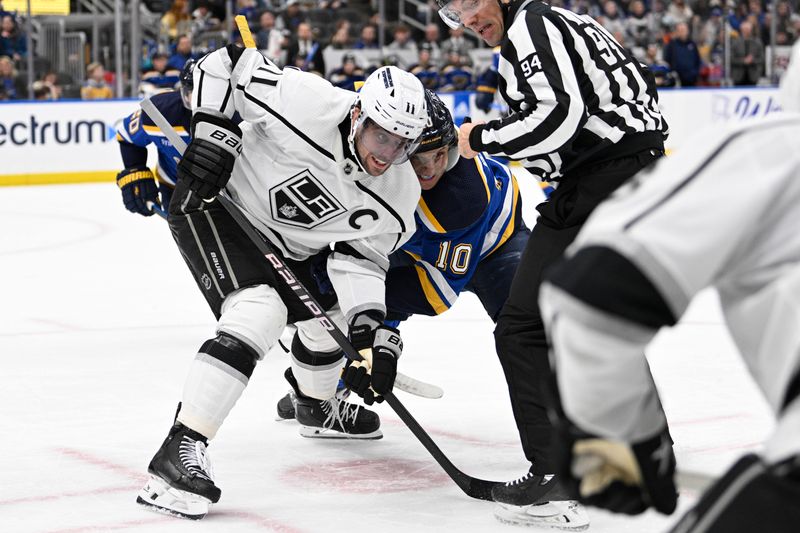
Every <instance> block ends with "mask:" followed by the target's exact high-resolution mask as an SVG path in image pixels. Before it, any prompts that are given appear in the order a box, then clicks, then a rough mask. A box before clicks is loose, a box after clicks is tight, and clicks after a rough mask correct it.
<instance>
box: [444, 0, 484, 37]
mask: <svg viewBox="0 0 800 533" xmlns="http://www.w3.org/2000/svg"><path fill="white" fill-rule="evenodd" d="M436 2H437V4H439V16H440V17H441V19H442V20H443V21H444V23H445V24H447V25H448V26H449V27H451V28H453V29H454V30H455V29H457V28H460V27H461V26H462V25H463V24H464V21H465V20H467V19H468V18H470V17H471V16H472V15H474V14H475V13H477V12H478V10H479V9H480V8H481V4H483V0H436Z"/></svg>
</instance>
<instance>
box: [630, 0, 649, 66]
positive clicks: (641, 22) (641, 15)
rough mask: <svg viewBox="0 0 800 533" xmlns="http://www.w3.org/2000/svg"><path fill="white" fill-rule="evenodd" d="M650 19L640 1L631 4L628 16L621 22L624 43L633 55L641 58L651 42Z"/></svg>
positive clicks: (636, 0)
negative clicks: (623, 28) (623, 31)
mask: <svg viewBox="0 0 800 533" xmlns="http://www.w3.org/2000/svg"><path fill="white" fill-rule="evenodd" d="M651 19H652V17H651V16H650V14H649V13H647V11H646V9H645V7H644V2H642V0H634V1H633V2H631V6H630V14H629V15H628V18H626V19H625V20H624V21H623V26H624V27H625V41H626V42H627V43H628V46H629V47H630V48H631V50H632V51H633V52H634V55H635V56H637V57H638V58H641V57H643V56H644V54H645V50H647V45H648V44H650V43H651V42H653V41H654V40H655V39H654V37H653V31H652V24H653V22H652V20H651Z"/></svg>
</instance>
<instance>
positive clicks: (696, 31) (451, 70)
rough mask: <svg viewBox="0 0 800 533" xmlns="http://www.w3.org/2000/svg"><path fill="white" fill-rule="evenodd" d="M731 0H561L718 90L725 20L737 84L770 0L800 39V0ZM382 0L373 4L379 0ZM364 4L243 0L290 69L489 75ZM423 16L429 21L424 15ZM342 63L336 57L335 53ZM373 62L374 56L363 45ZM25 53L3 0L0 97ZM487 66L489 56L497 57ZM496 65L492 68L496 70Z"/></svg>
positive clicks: (434, 33)
mask: <svg viewBox="0 0 800 533" xmlns="http://www.w3.org/2000/svg"><path fill="white" fill-rule="evenodd" d="M722 1H723V0H551V1H550V2H549V3H550V4H551V5H553V6H558V7H564V8H568V9H571V10H572V11H575V12H577V13H579V14H586V15H588V16H591V17H593V18H595V19H596V20H598V21H599V22H600V23H601V24H602V25H603V26H604V27H605V28H606V29H607V30H608V31H609V32H610V33H611V34H612V35H613V36H614V37H615V38H616V40H617V41H619V42H620V43H621V44H622V45H624V46H625V47H627V48H628V49H630V50H631V51H632V52H633V53H634V55H635V56H636V57H637V58H638V59H639V60H640V61H642V62H643V63H645V64H647V65H649V66H650V67H651V70H652V71H653V73H654V74H655V76H656V79H657V83H658V85H660V86H662V87H673V86H677V87H692V86H718V85H721V84H722V83H723V81H724V78H725V73H724V20H725V19H727V21H728V22H729V24H730V27H731V30H732V31H731V35H730V72H729V77H730V79H731V80H732V82H733V83H734V84H735V85H755V84H759V83H769V81H770V80H767V79H765V75H766V73H767V70H766V61H767V58H766V48H767V47H768V46H769V44H770V41H771V33H770V30H771V26H772V22H773V21H772V20H771V14H770V7H771V6H770V4H769V2H770V1H776V2H778V3H777V4H776V15H777V16H776V21H775V28H776V32H775V42H776V44H778V45H787V46H788V45H791V44H792V43H793V42H794V41H795V40H796V39H797V38H798V36H800V15H798V3H799V2H800V0H735V2H730V5H731V6H733V7H732V9H729V10H728V11H727V13H728V15H727V16H726V15H725V12H724V11H723V3H722ZM373 4H374V2H373ZM370 8H371V5H370V2H369V1H366V0H362V1H358V0H351V1H350V2H348V1H347V0H237V3H236V13H235V14H241V15H244V16H245V17H247V19H248V21H249V23H250V27H251V29H252V32H253V35H254V38H255V40H256V43H257V46H258V48H259V50H260V51H261V52H262V53H263V54H264V55H265V56H266V57H268V58H269V59H270V60H272V61H273V62H275V63H277V64H279V65H281V66H286V65H289V66H294V67H297V68H300V69H303V70H307V71H311V72H315V73H317V74H319V75H320V76H324V77H327V78H328V79H329V80H330V81H331V82H333V83H334V84H335V85H337V86H340V87H345V88H352V87H353V84H354V82H356V81H359V80H363V79H364V78H365V77H366V76H367V75H369V73H370V72H371V71H372V70H374V69H375V68H377V67H379V66H381V65H385V64H395V65H397V66H400V67H402V68H406V69H408V70H409V71H411V72H413V73H414V74H415V75H417V76H418V77H419V78H420V79H421V80H422V81H423V83H424V85H425V86H426V87H428V88H430V89H432V90H436V91H439V92H447V91H463V90H468V91H469V90H476V89H478V88H479V87H481V86H482V85H484V84H485V83H487V80H489V81H491V72H490V70H491V67H490V65H489V64H486V63H482V64H475V63H474V62H473V60H472V56H471V53H470V52H471V51H472V50H473V49H475V48H476V47H478V46H480V44H479V40H478V39H473V36H469V35H465V33H464V31H463V30H462V29H459V30H452V29H449V28H447V26H445V25H444V24H443V23H441V21H440V20H439V19H438V17H436V16H435V11H436V5H435V2H434V1H433V0H429V6H428V10H429V11H428V12H429V13H432V14H433V18H432V19H431V20H429V22H428V23H427V24H424V30H419V29H417V28H414V27H410V26H407V25H405V24H403V23H395V24H389V25H388V26H387V32H386V35H384V40H383V42H384V45H385V46H384V48H383V49H382V50H381V49H380V44H379V42H380V39H379V35H378V32H379V27H380V26H379V24H378V14H377V13H376V12H375V11H374V9H373V10H371V11H370ZM224 18H225V5H224V2H223V1H221V0H172V3H171V5H170V6H169V7H168V9H167V10H166V11H165V12H164V13H163V14H162V15H161V18H160V39H159V40H158V41H153V42H149V43H147V44H148V46H147V50H148V51H147V53H146V54H145V55H144V56H143V57H142V58H141V64H142V67H143V68H142V73H141V80H142V83H141V85H140V91H139V93H140V95H146V94H151V93H153V92H157V91H160V90H163V89H169V88H172V87H174V85H175V83H177V80H178V77H179V73H180V69H181V68H182V67H183V65H184V64H185V63H186V61H187V60H188V59H190V58H198V57H200V56H201V55H203V54H204V53H206V52H208V51H210V50H213V49H215V48H217V47H219V46H222V45H224V44H225V43H226V42H227V39H228V38H229V35H228V34H227V33H226V31H225V26H224V24H223V23H222V21H223V20H224ZM420 20H422V21H423V22H424V19H423V17H420ZM326 49H331V50H337V51H342V52H341V53H339V54H334V55H332V57H335V59H336V62H335V64H330V65H328V64H326V55H329V54H326V53H325V50H326ZM371 51H375V53H372V54H368V55H369V58H371V59H372V61H365V60H364V54H363V52H371ZM26 54H27V47H26V38H25V35H24V32H22V31H21V30H20V26H19V19H18V18H17V17H16V16H15V14H13V13H8V12H5V11H3V9H2V3H1V2H0V100H5V99H24V98H27V87H26V86H25V85H24V83H23V84H22V85H20V80H19V77H20V76H19V73H18V71H19V70H20V69H21V68H24V60H25V56H26ZM487 63H488V62H487ZM487 68H488V69H489V70H488V71H487V70H486V69H487ZM112 76H113V73H111V72H108V71H106V70H105V69H104V68H103V65H99V64H96V63H92V64H91V65H88V67H87V71H86V82H85V84H84V87H83V88H82V90H81V97H82V98H111V97H113V96H114V94H113V90H112V86H113V83H112V82H113V78H112ZM58 81H59V76H58V75H56V74H55V73H53V72H47V73H46V74H45V75H44V76H43V77H41V78H40V79H39V80H38V81H37V82H36V83H35V85H34V93H35V96H36V98H42V99H55V98H59V97H60V96H61V91H60V87H59V83H58Z"/></svg>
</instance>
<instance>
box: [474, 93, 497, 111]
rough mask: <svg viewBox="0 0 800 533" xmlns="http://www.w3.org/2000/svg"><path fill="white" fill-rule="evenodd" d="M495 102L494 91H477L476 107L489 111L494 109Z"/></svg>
mask: <svg viewBox="0 0 800 533" xmlns="http://www.w3.org/2000/svg"><path fill="white" fill-rule="evenodd" d="M493 102H494V93H489V92H483V91H478V92H476V93H475V107H477V108H478V109H480V110H481V111H483V112H484V113H488V112H489V111H491V110H492V103H493Z"/></svg>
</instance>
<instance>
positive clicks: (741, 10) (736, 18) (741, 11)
mask: <svg viewBox="0 0 800 533" xmlns="http://www.w3.org/2000/svg"><path fill="white" fill-rule="evenodd" d="M746 18H747V2H744V1H740V2H739V3H737V4H736V6H735V7H734V8H733V12H731V14H730V15H728V23H729V24H730V25H731V28H732V29H734V30H736V31H739V25H740V24H741V23H742V21H744V20H745V19H746Z"/></svg>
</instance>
